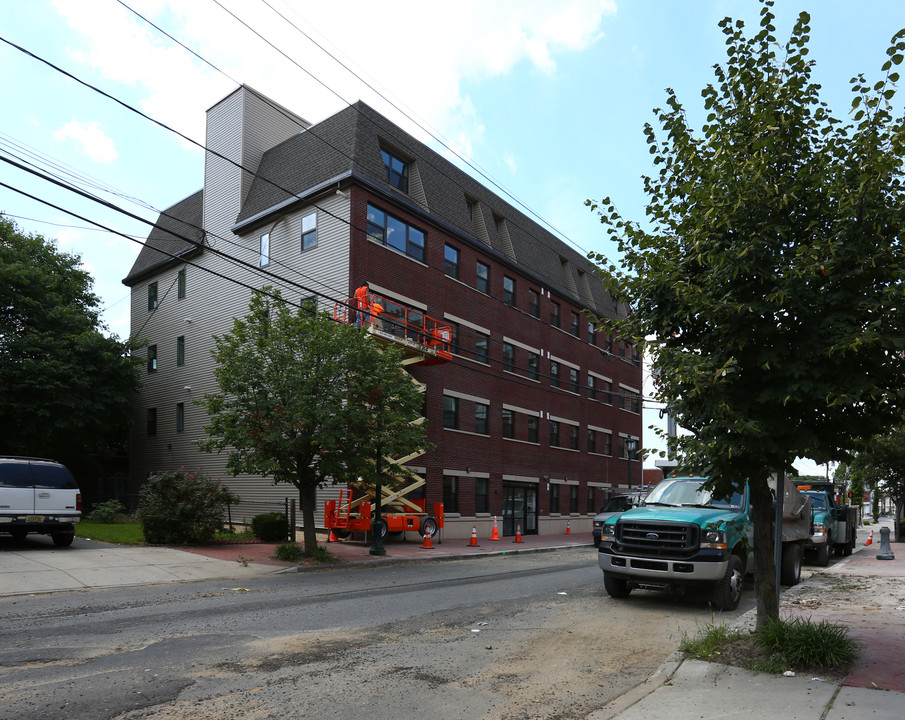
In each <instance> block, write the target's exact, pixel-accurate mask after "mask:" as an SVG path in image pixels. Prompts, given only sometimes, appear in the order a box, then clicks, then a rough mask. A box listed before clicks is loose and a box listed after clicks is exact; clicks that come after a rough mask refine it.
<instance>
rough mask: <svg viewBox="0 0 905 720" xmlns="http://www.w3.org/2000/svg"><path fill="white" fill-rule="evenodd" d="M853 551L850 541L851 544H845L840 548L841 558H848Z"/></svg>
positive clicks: (853, 542)
mask: <svg viewBox="0 0 905 720" xmlns="http://www.w3.org/2000/svg"><path fill="white" fill-rule="evenodd" d="M854 549H855V541H854V540H852V541H851V542H847V543H845V545H843V546H842V557H848V556H849V555H851V554H852V552H853V551H854Z"/></svg>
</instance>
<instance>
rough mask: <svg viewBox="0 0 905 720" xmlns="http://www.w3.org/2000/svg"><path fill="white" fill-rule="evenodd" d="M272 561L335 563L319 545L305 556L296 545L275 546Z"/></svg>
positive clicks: (299, 546) (303, 551) (333, 558)
mask: <svg viewBox="0 0 905 720" xmlns="http://www.w3.org/2000/svg"><path fill="white" fill-rule="evenodd" d="M273 559H274V560H283V561H285V562H295V563H297V562H302V561H303V560H304V561H307V562H314V563H324V564H328V563H334V562H337V559H336V558H335V557H333V556H332V555H331V554H330V553H329V552H328V551H327V548H325V547H322V546H321V545H318V546H317V547H315V548H314V552H312V553H311V554H306V553H305V550H304V548H302V546H301V545H299V544H297V543H283V544H282V545H277V546H276V547H275V548H274V549H273ZM307 562H306V564H307Z"/></svg>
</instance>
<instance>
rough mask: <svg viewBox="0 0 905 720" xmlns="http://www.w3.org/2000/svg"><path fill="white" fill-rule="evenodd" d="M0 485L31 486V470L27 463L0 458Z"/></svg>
mask: <svg viewBox="0 0 905 720" xmlns="http://www.w3.org/2000/svg"><path fill="white" fill-rule="evenodd" d="M0 487H8V488H27V487H31V472H30V471H29V469H28V463H24V462H10V461H8V460H7V461H6V462H4V461H2V460H0Z"/></svg>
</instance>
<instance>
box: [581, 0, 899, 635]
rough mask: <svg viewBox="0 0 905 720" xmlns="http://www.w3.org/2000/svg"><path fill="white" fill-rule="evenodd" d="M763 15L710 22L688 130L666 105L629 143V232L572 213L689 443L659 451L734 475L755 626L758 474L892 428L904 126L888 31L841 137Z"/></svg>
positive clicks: (793, 42)
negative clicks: (644, 156) (614, 248)
mask: <svg viewBox="0 0 905 720" xmlns="http://www.w3.org/2000/svg"><path fill="white" fill-rule="evenodd" d="M771 8H772V2H769V1H765V2H762V8H761V20H760V29H759V31H758V32H757V34H756V35H754V36H753V37H751V38H747V37H746V36H745V34H744V23H742V22H740V21H738V22H733V21H732V19H730V18H726V19H725V20H723V21H721V22H720V27H721V29H722V31H723V33H724V35H725V36H726V44H727V56H728V57H727V60H726V64H725V66H721V65H717V66H715V75H716V83H715V84H711V85H708V86H707V87H706V88H704V90H703V91H702V97H703V99H704V108H705V110H706V112H707V113H708V114H707V118H706V122H705V123H704V125H703V126H702V128H701V131H700V133H696V132H695V131H694V130H693V129H692V127H691V126H690V123H689V120H688V118H687V117H686V113H685V110H684V108H683V107H682V105H681V104H680V102H679V100H678V98H677V97H676V96H675V94H674V93H673V92H672V91H671V90H668V91H667V102H666V104H667V106H668V107H667V109H665V110H655V112H656V113H657V114H658V117H659V122H660V124H661V126H662V131H663V134H662V136H658V134H657V133H656V132H655V131H654V129H653V128H652V127H651V126H650V125H648V126H647V127H646V130H645V132H646V135H647V139H648V143H649V145H650V152H651V154H652V156H653V162H654V165H655V166H659V172H658V173H657V174H655V175H653V176H652V177H645V178H644V186H645V190H646V192H647V194H648V197H649V201H648V204H647V216H648V221H649V222H648V223H647V227H643V226H642V225H641V224H639V223H637V222H626V221H625V220H623V219H622V217H621V216H620V215H619V213H618V211H617V210H616V208H615V207H614V206H613V205H612V203H611V201H610V200H609V199H608V198H607V199H605V200H603V201H601V202H600V203H594V202H592V201H588V204H589V205H591V206H592V208H594V209H597V210H598V211H599V214H600V220H601V222H602V223H604V225H606V227H607V232H608V233H609V234H610V236H611V237H612V238H614V239H616V240H617V241H618V244H619V250H620V252H621V253H622V254H623V258H624V267H623V268H622V269H617V268H616V267H615V266H613V265H612V264H610V263H609V262H608V261H607V260H606V259H605V258H604V257H603V256H601V255H595V254H593V253H592V255H591V257H592V259H593V260H595V261H596V262H597V263H598V265H599V266H600V269H601V272H602V273H603V274H604V276H605V277H607V278H608V279H609V281H610V284H611V288H612V291H613V293H614V294H615V296H616V297H617V298H618V299H620V300H622V301H623V302H626V303H628V304H629V306H630V308H631V313H630V314H629V316H628V317H627V319H626V320H625V321H624V322H622V323H621V324H620V329H621V332H622V333H623V335H624V336H625V337H627V338H629V339H631V340H632V341H634V342H636V343H639V344H643V346H644V349H645V350H646V351H647V352H648V353H649V355H650V357H651V361H652V363H653V366H654V368H655V373H656V377H657V387H658V391H659V394H660V396H661V398H662V399H663V400H664V401H665V402H666V403H667V404H668V405H669V406H670V407H671V408H673V410H674V412H675V415H676V417H677V419H678V422H679V424H680V425H682V426H683V427H684V428H686V429H687V430H689V431H690V434H689V435H687V436H683V437H680V438H678V440H676V441H674V442H673V447H674V449H675V450H676V452H677V453H678V454H679V457H680V460H681V461H682V463H683V464H684V465H687V466H692V467H696V468H697V469H698V471H699V472H700V473H702V474H706V475H708V476H709V478H710V479H709V484H710V486H711V487H712V488H713V489H714V490H715V491H716V492H717V493H718V494H728V492H729V491H731V490H732V489H734V488H739V487H741V486H742V485H743V484H744V483H745V481H746V479H747V480H748V481H749V486H750V491H751V498H752V505H753V512H752V514H753V521H754V526H755V529H754V544H755V587H756V590H757V621H758V626H759V627H762V626H763V624H764V623H765V622H766V621H767V620H768V619H770V618H775V617H777V615H778V607H777V602H776V585H775V575H774V572H775V569H774V562H773V533H772V529H771V525H772V519H773V511H772V509H771V503H772V500H773V496H772V492H771V490H770V488H769V485H768V478H769V476H770V474H771V472H772V471H785V472H791V471H792V469H793V468H792V463H793V462H794V459H795V458H796V457H810V458H812V459H813V460H815V461H817V462H819V463H824V462H827V461H829V460H837V459H845V458H846V457H847V456H848V454H849V451H850V449H851V448H853V447H854V446H855V443H856V441H857V440H858V439H859V438H864V437H867V436H870V435H873V434H875V433H877V432H878V431H879V430H880V429H881V428H882V427H884V426H888V425H889V424H891V423H894V422H895V421H898V420H899V418H901V412H902V401H903V398H905V384H903V383H902V377H903V373H905V358H903V355H902V350H903V348H905V322H903V311H905V303H903V297H902V278H903V263H905V253H903V248H902V241H901V239H902V238H905V214H903V213H902V210H901V209H902V207H905V204H903V201H905V197H903V192H902V170H903V168H902V157H903V144H905V132H903V122H902V118H901V117H894V115H893V112H892V105H891V103H892V100H893V97H894V95H895V84H896V83H897V82H898V79H899V76H898V73H896V72H895V70H894V68H895V66H897V65H898V64H899V63H901V61H902V52H903V50H905V42H903V40H902V38H903V36H905V31H900V32H899V33H897V34H896V35H895V36H894V37H893V40H892V45H891V47H890V49H889V51H888V59H887V61H886V63H885V65H884V66H883V72H884V73H885V77H884V78H883V79H881V80H880V81H878V82H877V83H876V84H875V85H869V84H868V83H867V81H866V80H865V79H864V78H863V77H861V76H858V77H855V78H854V79H853V80H852V90H853V92H854V101H853V113H852V118H853V123H854V124H853V125H848V126H843V124H842V123H841V122H839V121H837V120H836V119H835V118H833V117H832V115H831V114H830V111H829V109H828V108H827V107H826V105H825V104H824V103H822V102H821V101H820V98H819V85H817V84H816V83H815V82H813V80H812V78H811V71H812V62H811V61H809V60H808V59H807V53H808V47H807V43H808V40H809V33H810V29H809V26H808V23H809V18H808V15H807V14H806V13H802V14H801V15H800V16H799V18H798V20H797V22H796V24H795V26H794V29H793V31H792V34H791V36H790V39H789V41H788V42H787V43H786V44H785V46H784V47H783V46H781V45H779V44H778V43H777V41H776V38H775V36H774V33H775V27H774V25H773V22H774V15H773V13H772V10H771Z"/></svg>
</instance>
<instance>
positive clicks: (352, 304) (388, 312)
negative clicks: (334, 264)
mask: <svg viewBox="0 0 905 720" xmlns="http://www.w3.org/2000/svg"><path fill="white" fill-rule="evenodd" d="M368 301H369V304H368V306H367V308H365V309H359V308H358V303H357V302H356V299H355V298H350V299H349V300H346V301H345V302H338V303H336V305H334V306H333V318H334V319H335V320H337V321H338V322H342V323H346V324H348V325H358V327H369V328H372V329H374V330H378V331H380V332H381V333H384V334H388V335H392V336H394V338H399V339H406V340H410V341H413V342H415V343H418V344H419V345H423V346H424V347H427V348H430V349H431V350H432V351H433V352H434V353H435V354H436V355H438V356H439V357H442V358H444V359H446V360H449V359H450V358H451V357H452V355H451V354H450V349H449V345H450V342H451V341H452V328H450V326H449V325H447V324H446V323H443V322H440V321H439V320H435V319H434V318H432V317H430V316H429V315H425V314H424V313H423V312H421V311H420V310H414V309H412V308H410V307H406V306H405V305H402V304H401V303H398V302H396V301H395V300H390V299H388V298H385V297H382V296H380V295H374V294H369V295H368Z"/></svg>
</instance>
